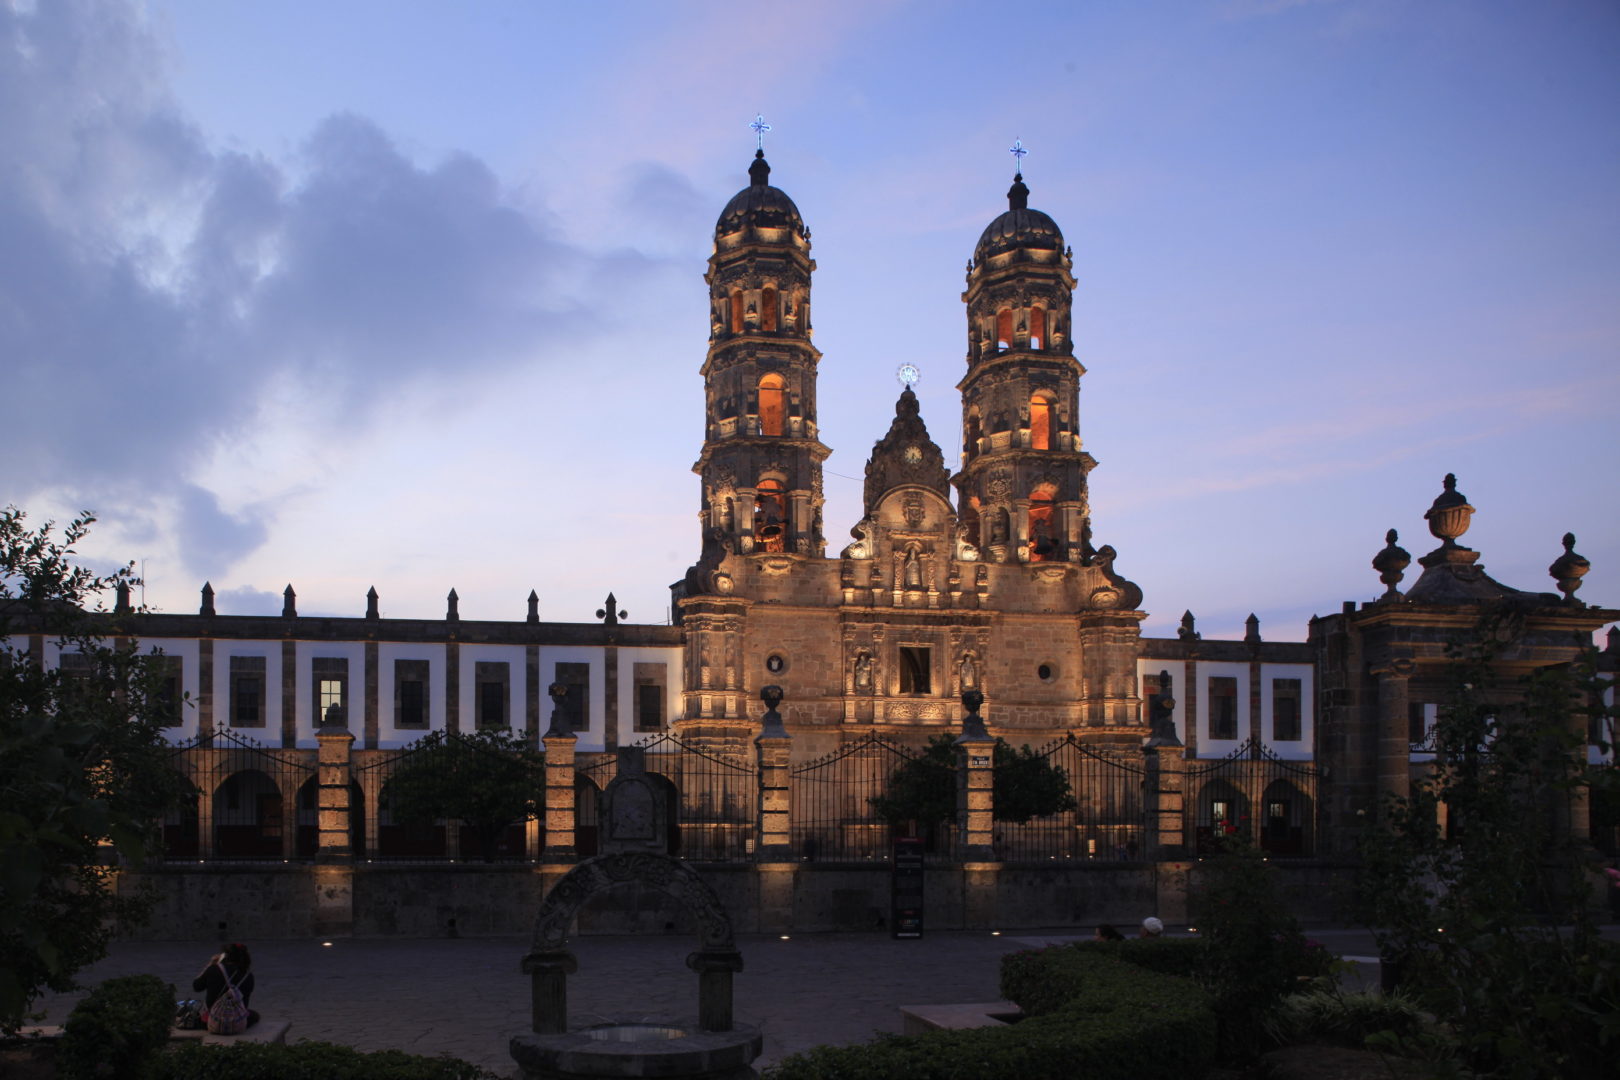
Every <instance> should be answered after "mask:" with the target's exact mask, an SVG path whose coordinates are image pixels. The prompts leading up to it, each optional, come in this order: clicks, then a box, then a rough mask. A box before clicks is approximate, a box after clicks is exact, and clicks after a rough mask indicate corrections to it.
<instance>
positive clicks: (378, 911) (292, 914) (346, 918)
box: [118, 860, 1353, 942]
mask: <svg viewBox="0 0 1620 1080" xmlns="http://www.w3.org/2000/svg"><path fill="white" fill-rule="evenodd" d="M1277 868H1278V871H1279V873H1280V874H1281V876H1282V882H1283V893H1284V895H1285V896H1286V897H1287V898H1288V900H1289V902H1290V904H1291V906H1292V907H1293V908H1294V910H1295V912H1296V914H1298V915H1299V916H1300V917H1301V918H1302V919H1304V920H1306V921H1308V922H1316V923H1323V922H1332V921H1342V920H1344V919H1346V918H1348V917H1349V908H1348V903H1349V896H1350V890H1349V885H1350V882H1351V880H1352V876H1353V875H1352V871H1351V868H1350V867H1349V866H1348V865H1345V864H1335V863H1328V862H1324V861H1319V860H1301V861H1298V862H1286V863H1284V862H1279V863H1278V864H1277ZM562 869H564V868H563V867H560V866H559V867H554V866H550V865H546V864H540V865H527V864H525V865H511V864H505V865H503V864H494V865H482V864H477V863H458V864H447V865H443V866H431V865H413V866H388V865H375V864H364V863H362V864H358V865H356V866H353V867H334V866H309V865H274V866H246V865H244V866H226V865H221V864H195V865H189V866H171V867H164V868H162V869H160V870H155V871H146V872H141V873H134V872H125V873H123V874H120V875H119V880H118V888H119V889H120V890H121V891H127V890H134V889H149V890H151V891H152V894H153V895H154V896H155V898H156V906H155V907H154V909H153V915H152V919H151V921H150V922H149V923H148V924H147V925H146V926H144V927H141V928H138V929H134V930H126V931H124V933H123V936H124V937H125V938H128V939H139V940H153V941H163V940H183V941H193V940H194V941H212V942H219V941H226V940H233V939H234V940H242V939H249V938H251V939H255V940H267V939H278V938H280V939H286V938H307V937H334V936H347V935H354V936H358V937H407V938H428V937H457V936H467V937H497V936H519V937H521V936H524V935H527V934H529V933H531V932H532V931H533V929H534V918H535V915H536V913H537V912H538V911H539V909H540V902H541V900H542V899H543V898H544V896H545V893H546V890H547V888H548V887H549V886H550V885H551V884H552V882H554V881H555V880H556V878H557V877H558V876H559V872H560V870H562ZM697 869H698V870H699V872H700V873H701V874H702V875H703V877H704V879H705V880H706V881H707V882H708V883H709V884H710V885H711V886H712V887H713V888H714V890H715V892H716V893H718V894H719V897H720V900H721V902H722V903H723V904H724V905H725V907H726V910H727V911H729V912H730V913H731V917H732V923H733V925H734V926H735V927H736V929H737V931H738V932H739V933H744V934H754V933H772V934H774V933H788V932H790V931H794V932H814V931H835V930H836V931H860V930H865V931H873V932H885V931H887V930H888V929H889V922H890V919H891V917H892V914H891V910H890V908H891V903H890V887H891V886H890V881H891V875H890V873H889V870H888V868H887V867H886V866H838V865H833V864H826V863H798V864H774V863H773V864H769V865H761V866H757V867H756V866H750V865H741V866H705V865H701V864H699V865H698V866H697ZM1197 880H1198V864H1197V863H1196V862H1193V863H1185V862H1182V863H1162V864H1152V863H1141V864H1109V865H1105V866H1043V865H1036V866H1029V865H1015V864H1007V863H971V864H967V865H945V866H930V867H929V868H928V869H927V870H926V871H925V873H924V912H923V926H924V930H925V932H926V931H927V930H968V929H981V930H988V929H998V930H1017V929H1037V928H1042V929H1049V928H1054V927H1076V928H1086V929H1089V928H1090V927H1093V926H1095V925H1097V924H1098V923H1113V924H1114V925H1116V926H1119V927H1121V928H1124V929H1128V928H1130V927H1134V926H1135V925H1136V924H1137V923H1139V922H1140V921H1141V920H1142V918H1143V917H1145V916H1147V915H1150V914H1156V915H1158V916H1159V917H1160V918H1162V919H1164V921H1165V922H1166V923H1167V924H1169V925H1170V926H1181V925H1186V924H1187V923H1189V922H1194V923H1196V919H1197V918H1198V908H1197V903H1196V888H1197ZM694 929H695V928H694V926H693V924H692V922H691V917H690V915H689V914H688V913H687V912H685V911H683V910H680V909H679V908H678V907H677V906H676V905H675V904H674V903H673V902H672V901H671V900H670V899H669V897H667V896H665V895H663V894H662V893H658V892H654V891H652V890H639V889H637V888H636V887H635V886H634V885H632V884H626V885H624V886H621V887H619V888H615V889H613V890H610V891H609V892H607V893H604V894H602V895H599V896H597V897H595V898H593V899H592V900H591V901H590V903H589V905H588V906H587V907H586V908H585V909H584V910H583V911H581V913H580V916H579V922H578V931H579V932H580V933H584V934H660V933H677V934H688V933H692V932H693V931H694Z"/></svg>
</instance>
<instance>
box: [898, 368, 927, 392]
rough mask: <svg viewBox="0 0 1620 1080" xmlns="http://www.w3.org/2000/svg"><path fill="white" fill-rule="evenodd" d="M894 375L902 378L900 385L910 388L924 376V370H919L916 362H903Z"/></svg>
mask: <svg viewBox="0 0 1620 1080" xmlns="http://www.w3.org/2000/svg"><path fill="white" fill-rule="evenodd" d="M894 377H895V378H897V379H899V380H900V385H901V386H903V387H905V388H906V389H907V390H910V389H911V388H912V387H913V386H916V385H917V380H918V379H920V378H922V372H921V371H918V370H917V365H916V364H901V365H900V366H899V367H898V368H896V369H895V372H894Z"/></svg>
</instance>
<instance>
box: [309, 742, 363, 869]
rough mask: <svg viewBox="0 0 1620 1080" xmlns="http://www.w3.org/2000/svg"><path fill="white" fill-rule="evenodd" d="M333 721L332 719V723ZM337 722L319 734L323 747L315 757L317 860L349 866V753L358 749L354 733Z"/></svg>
mask: <svg viewBox="0 0 1620 1080" xmlns="http://www.w3.org/2000/svg"><path fill="white" fill-rule="evenodd" d="M333 719H334V718H333V717H331V716H330V715H329V716H328V720H333ZM335 720H336V722H333V723H325V724H322V725H321V727H320V729H319V730H318V731H316V732H315V741H316V744H317V745H318V746H319V747H320V749H319V750H318V751H317V752H316V758H315V761H316V766H315V768H316V774H315V775H316V780H315V783H316V792H317V794H316V801H315V806H316V811H315V813H316V818H315V822H316V824H315V828H316V835H317V838H318V839H317V843H316V848H315V861H316V862H319V863H345V862H350V861H352V860H353V858H354V849H353V847H352V846H351V844H350V843H349V819H350V815H351V814H352V813H353V808H352V807H350V805H349V752H350V751H351V750H352V749H353V748H354V733H353V732H351V731H349V729H348V727H346V726H343V727H340V726H338V725H339V724H341V723H342V718H341V717H338V718H335Z"/></svg>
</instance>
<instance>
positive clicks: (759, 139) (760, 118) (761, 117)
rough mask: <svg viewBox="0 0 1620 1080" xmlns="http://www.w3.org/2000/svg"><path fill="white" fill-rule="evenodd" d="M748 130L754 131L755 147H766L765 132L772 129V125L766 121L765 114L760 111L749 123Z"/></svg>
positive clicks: (762, 148) (758, 148) (757, 148)
mask: <svg viewBox="0 0 1620 1080" xmlns="http://www.w3.org/2000/svg"><path fill="white" fill-rule="evenodd" d="M748 130H749V131H752V132H753V133H754V149H756V150H764V149H765V133H766V132H767V131H769V130H771V125H769V124H767V123H766V122H765V114H764V113H759V114H757V115H755V117H754V119H753V120H751V121H750V122H749V124H748Z"/></svg>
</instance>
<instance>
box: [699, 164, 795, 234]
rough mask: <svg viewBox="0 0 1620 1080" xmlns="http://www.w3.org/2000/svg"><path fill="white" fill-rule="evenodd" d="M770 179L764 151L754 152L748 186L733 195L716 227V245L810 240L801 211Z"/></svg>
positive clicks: (769, 170) (749, 169) (768, 165)
mask: <svg viewBox="0 0 1620 1080" xmlns="http://www.w3.org/2000/svg"><path fill="white" fill-rule="evenodd" d="M770 176H771V166H770V163H769V162H768V161H766V160H765V151H764V150H756V151H754V160H753V163H752V164H750V165H749V166H748V186H747V187H745V188H743V189H742V190H741V191H739V192H737V194H736V195H733V196H732V198H731V201H730V202H728V203H726V208H725V209H724V210H722V211H720V219H719V220H718V221H716V222H715V224H714V240H715V243H717V244H723V245H728V246H729V245H735V244H738V243H742V242H745V241H747V240H749V239H754V240H764V241H767V242H769V241H772V240H786V239H789V238H790V237H797V238H798V239H800V240H806V239H808V238H809V232H808V231H807V230H806V229H805V227H804V218H803V217H801V216H800V215H799V208H798V207H797V206H795V205H794V203H793V200H792V199H790V198H788V194H787V192H785V191H783V190H782V189H781V188H776V187H772V186H771V185H770V183H769V182H768V181H769V180H770Z"/></svg>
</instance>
